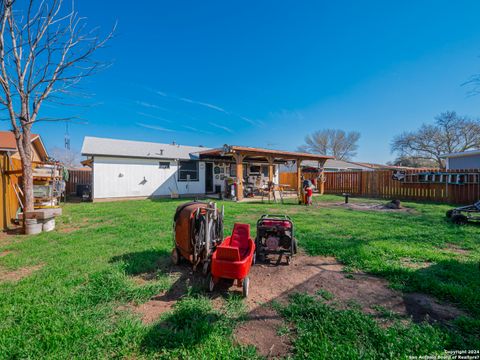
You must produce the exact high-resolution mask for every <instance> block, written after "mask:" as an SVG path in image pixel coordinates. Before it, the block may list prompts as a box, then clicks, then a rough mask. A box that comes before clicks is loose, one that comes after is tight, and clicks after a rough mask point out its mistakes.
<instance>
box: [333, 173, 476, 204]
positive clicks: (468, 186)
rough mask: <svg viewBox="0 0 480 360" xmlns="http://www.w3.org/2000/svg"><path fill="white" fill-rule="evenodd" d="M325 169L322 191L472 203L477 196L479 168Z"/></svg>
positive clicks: (384, 197)
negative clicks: (323, 189) (332, 170)
mask: <svg viewBox="0 0 480 360" xmlns="http://www.w3.org/2000/svg"><path fill="white" fill-rule="evenodd" d="M394 174H395V171H392V170H377V171H363V172H362V171H358V172H337V173H326V174H325V177H326V182H325V193H326V194H342V193H350V194H352V195H353V196H364V197H372V198H383V199H400V200H415V201H434V202H445V203H452V204H471V203H474V202H476V201H478V200H479V199H480V169H465V170H438V169H430V170H425V169H421V170H404V171H398V172H397V174H399V175H400V177H401V180H398V179H395V178H398V177H397V176H395V178H394Z"/></svg>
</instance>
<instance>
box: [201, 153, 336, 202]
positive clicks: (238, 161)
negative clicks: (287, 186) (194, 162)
mask: <svg viewBox="0 0 480 360" xmlns="http://www.w3.org/2000/svg"><path fill="white" fill-rule="evenodd" d="M332 158H333V157H331V156H324V155H316V154H307V153H300V152H292V151H281V150H271V149H262V148H253V147H246V146H236V145H224V146H223V148H221V149H212V150H206V151H202V152H200V159H201V160H221V161H225V162H230V163H232V165H234V166H235V167H236V172H235V173H236V174H237V176H236V179H235V183H236V198H237V201H241V200H242V199H243V186H244V179H243V176H242V174H243V167H244V166H245V164H248V163H265V164H267V165H268V177H269V182H270V183H271V182H273V174H274V165H275V164H285V163H287V162H289V161H294V162H295V164H296V169H297V171H296V173H295V174H296V175H295V176H296V183H295V184H296V185H295V189H296V191H297V195H298V196H300V194H301V185H302V171H301V163H302V161H304V160H312V161H318V164H319V168H320V169H322V168H323V164H324V163H325V161H326V160H327V159H332ZM277 185H278V184H277Z"/></svg>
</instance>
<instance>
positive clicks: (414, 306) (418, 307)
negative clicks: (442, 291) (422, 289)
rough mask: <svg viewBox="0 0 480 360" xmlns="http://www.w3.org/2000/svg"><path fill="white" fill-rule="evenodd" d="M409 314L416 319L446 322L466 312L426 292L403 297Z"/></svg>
mask: <svg viewBox="0 0 480 360" xmlns="http://www.w3.org/2000/svg"><path fill="white" fill-rule="evenodd" d="M403 300H404V303H405V307H406V308H407V311H408V314H409V315H410V316H412V318H413V320H414V321H417V322H418V321H423V320H427V321H431V320H433V321H439V322H442V323H446V322H448V321H451V320H454V319H456V318H457V317H459V316H464V315H465V313H464V312H463V311H461V310H459V309H457V308H456V307H454V306H452V305H449V304H444V303H443V304H442V303H440V302H438V301H437V300H435V299H434V298H432V297H431V296H428V295H425V294H417V293H411V294H406V295H405V296H404V297H403Z"/></svg>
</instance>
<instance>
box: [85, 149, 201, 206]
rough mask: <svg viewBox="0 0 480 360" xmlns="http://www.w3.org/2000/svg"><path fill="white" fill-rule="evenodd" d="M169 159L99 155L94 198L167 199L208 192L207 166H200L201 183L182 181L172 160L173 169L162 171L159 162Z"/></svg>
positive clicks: (94, 172) (97, 157)
mask: <svg viewBox="0 0 480 360" xmlns="http://www.w3.org/2000/svg"><path fill="white" fill-rule="evenodd" d="M160 161H168V160H157V159H136V158H115V157H103V156H95V158H94V162H93V196H94V199H101V198H116V197H117V198H118V197H135V196H141V197H144V196H165V195H170V193H171V192H178V193H179V194H182V195H187V194H203V193H205V166H204V163H202V162H200V164H199V181H190V182H188V183H187V182H183V181H176V180H178V172H177V170H178V167H177V163H176V161H174V160H170V169H160V168H159V162H160Z"/></svg>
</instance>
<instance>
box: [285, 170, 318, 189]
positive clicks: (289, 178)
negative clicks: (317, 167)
mask: <svg viewBox="0 0 480 360" xmlns="http://www.w3.org/2000/svg"><path fill="white" fill-rule="evenodd" d="M302 176H303V178H304V179H309V180H311V179H314V178H316V177H317V174H315V173H303V174H302ZM279 184H280V185H288V186H289V187H291V188H292V189H296V188H297V173H296V172H283V173H280V178H279Z"/></svg>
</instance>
